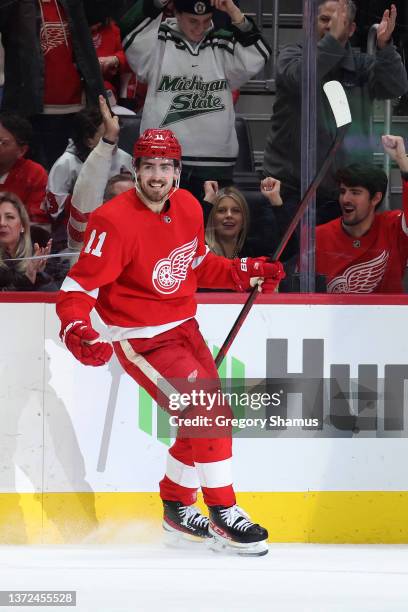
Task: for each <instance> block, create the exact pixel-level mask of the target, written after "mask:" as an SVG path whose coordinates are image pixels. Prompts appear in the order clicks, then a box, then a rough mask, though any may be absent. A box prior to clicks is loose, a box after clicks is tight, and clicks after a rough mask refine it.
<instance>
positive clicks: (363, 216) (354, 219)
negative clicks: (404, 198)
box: [339, 183, 382, 226]
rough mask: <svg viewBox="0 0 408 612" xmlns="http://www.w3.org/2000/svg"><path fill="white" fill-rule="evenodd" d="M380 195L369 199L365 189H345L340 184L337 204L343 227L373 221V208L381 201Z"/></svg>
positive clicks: (345, 186)
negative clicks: (339, 208) (338, 204)
mask: <svg viewBox="0 0 408 612" xmlns="http://www.w3.org/2000/svg"><path fill="white" fill-rule="evenodd" d="M381 195H382V194H381V193H378V194H375V195H374V197H373V198H371V197H370V192H369V191H368V189H366V188H365V187H359V186H357V187H347V185H344V183H341V184H340V197H339V203H340V207H341V212H342V215H343V224H344V225H345V226H356V225H359V224H363V223H365V222H368V224H369V225H371V224H370V223H369V222H370V221H371V222H372V221H373V220H374V215H375V208H376V206H377V204H378V202H379V201H380V199H381Z"/></svg>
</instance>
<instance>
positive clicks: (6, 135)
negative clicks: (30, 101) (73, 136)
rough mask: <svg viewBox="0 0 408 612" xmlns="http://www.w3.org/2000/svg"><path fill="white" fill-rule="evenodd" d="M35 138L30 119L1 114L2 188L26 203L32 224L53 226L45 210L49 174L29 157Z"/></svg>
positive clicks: (0, 185) (0, 157)
mask: <svg viewBox="0 0 408 612" xmlns="http://www.w3.org/2000/svg"><path fill="white" fill-rule="evenodd" d="M31 137H32V127H31V125H30V122H29V121H27V119H24V118H23V117H19V116H18V115H15V114H11V113H0V189H1V190H2V191H11V192H13V193H15V194H16V195H17V196H18V197H19V198H20V199H21V200H22V201H23V202H24V205H25V206H26V208H27V212H28V215H29V217H30V221H31V222H32V223H38V224H50V221H51V220H50V217H49V216H48V214H47V212H46V210H45V190H46V186H47V178H48V176H47V173H46V171H45V170H44V168H43V167H42V166H40V164H37V163H36V162H33V161H31V160H30V159H26V158H25V155H26V153H27V151H28V147H29V143H30V140H31Z"/></svg>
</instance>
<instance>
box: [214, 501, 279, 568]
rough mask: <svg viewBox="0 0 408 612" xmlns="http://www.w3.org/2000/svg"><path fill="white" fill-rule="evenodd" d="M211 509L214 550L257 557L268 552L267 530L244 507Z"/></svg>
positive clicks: (215, 507) (217, 507)
mask: <svg viewBox="0 0 408 612" xmlns="http://www.w3.org/2000/svg"><path fill="white" fill-rule="evenodd" d="M209 511H210V525H209V532H210V534H211V535H212V536H213V538H214V539H213V542H212V544H211V545H210V547H211V548H212V550H215V551H217V552H218V551H221V552H227V553H234V554H238V555H245V556H256V557H258V556H261V555H266V554H267V552H268V544H267V539H268V532H267V530H266V529H264V528H263V527H261V526H260V525H257V524H256V523H252V521H251V520H250V518H249V516H248V515H247V514H246V513H245V512H244V511H243V510H242V508H240V507H239V506H231V507H230V508H226V507H225V506H211V507H210V508H209Z"/></svg>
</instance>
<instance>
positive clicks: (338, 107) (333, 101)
mask: <svg viewBox="0 0 408 612" xmlns="http://www.w3.org/2000/svg"><path fill="white" fill-rule="evenodd" d="M323 91H324V93H325V94H326V97H327V99H328V101H329V104H330V108H331V109H332V111H333V115H334V120H335V122H336V125H337V128H341V127H343V125H348V124H349V123H351V113H350V107H349V103H348V100H347V96H346V92H345V91H344V89H343V86H342V85H341V84H340V83H339V81H328V82H327V83H325V84H324V85H323Z"/></svg>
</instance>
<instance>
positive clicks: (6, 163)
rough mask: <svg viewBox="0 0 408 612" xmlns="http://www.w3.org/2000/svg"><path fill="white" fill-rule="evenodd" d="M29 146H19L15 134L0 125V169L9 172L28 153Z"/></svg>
mask: <svg viewBox="0 0 408 612" xmlns="http://www.w3.org/2000/svg"><path fill="white" fill-rule="evenodd" d="M27 149H28V147H27V145H21V144H19V143H18V142H17V141H16V139H15V137H14V136H13V134H12V133H11V132H9V131H8V130H6V128H5V127H3V126H2V124H1V123H0V169H1V170H4V171H7V170H8V169H10V168H11V167H12V166H13V165H14V164H15V162H16V161H17V160H18V159H19V158H20V157H23V155H24V154H25V153H26V151H27Z"/></svg>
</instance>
